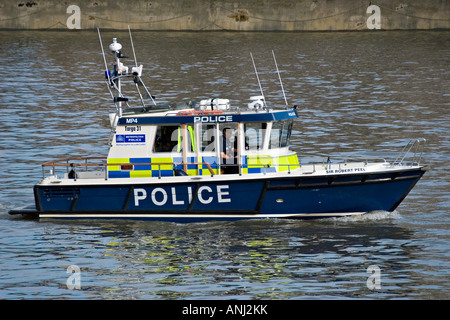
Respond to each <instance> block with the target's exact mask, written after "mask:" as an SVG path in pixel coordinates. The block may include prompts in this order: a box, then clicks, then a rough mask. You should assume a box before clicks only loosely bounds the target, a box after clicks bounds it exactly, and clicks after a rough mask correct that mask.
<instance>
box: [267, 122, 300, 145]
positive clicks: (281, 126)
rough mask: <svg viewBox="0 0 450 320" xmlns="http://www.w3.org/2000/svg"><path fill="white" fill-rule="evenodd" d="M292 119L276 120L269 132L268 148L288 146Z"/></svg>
mask: <svg viewBox="0 0 450 320" xmlns="http://www.w3.org/2000/svg"><path fill="white" fill-rule="evenodd" d="M293 123H294V122H293V121H292V120H285V121H277V122H274V123H273V125H272V131H271V133H270V144H269V148H271V149H275V148H284V147H287V146H289V141H290V139H291V131H292V125H293Z"/></svg>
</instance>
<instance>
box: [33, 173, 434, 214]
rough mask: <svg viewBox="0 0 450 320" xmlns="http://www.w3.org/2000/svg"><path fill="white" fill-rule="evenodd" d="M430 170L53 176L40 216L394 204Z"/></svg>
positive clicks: (41, 195) (39, 189)
mask: <svg viewBox="0 0 450 320" xmlns="http://www.w3.org/2000/svg"><path fill="white" fill-rule="evenodd" d="M425 170H426V169H425V168H424V167H419V166H418V167H415V168H408V169H401V170H400V169H397V170H395V169H392V170H386V171H379V172H371V173H370V172H364V173H357V174H336V175H332V174H331V175H330V174H324V175H306V174H300V175H297V174H295V173H291V174H285V175H284V176H280V175H276V176H273V177H270V176H269V175H261V176H260V177H251V178H250V177H243V176H239V175H236V176H234V177H230V176H223V178H222V177H221V178H220V179H217V178H214V179H212V178H209V177H202V179H195V178H194V179H193V178H192V177H173V179H174V180H176V181H170V180H169V181H167V180H168V179H166V180H164V181H162V180H160V179H156V181H155V180H154V181H152V182H148V180H147V182H144V181H136V179H133V182H132V183H131V182H130V183H127V182H126V181H124V180H123V179H120V181H113V180H112V179H110V180H108V181H106V182H105V181H103V183H102V184H96V183H95V182H92V183H91V182H90V181H80V180H78V181H76V182H72V184H68V183H64V181H62V180H47V181H43V182H41V183H40V184H37V185H36V186H35V187H34V192H35V199H36V214H38V215H39V217H40V218H69V219H76V218H114V219H117V218H126V219H143V220H158V221H176V222H193V221H205V220H239V219H254V218H259V219H261V218H301V219H309V218H324V217H335V216H346V215H355V214H362V213H366V212H371V211H378V210H382V211H389V212H390V211H393V210H395V208H397V206H398V205H399V204H400V203H401V201H402V200H403V199H404V198H405V197H406V195H407V194H408V193H409V191H410V190H411V189H412V188H413V187H414V185H415V184H416V183H417V181H419V179H420V178H421V177H422V175H423V174H424V173H425ZM58 181H59V182H58Z"/></svg>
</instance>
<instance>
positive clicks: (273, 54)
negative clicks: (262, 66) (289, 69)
mask: <svg viewBox="0 0 450 320" xmlns="http://www.w3.org/2000/svg"><path fill="white" fill-rule="evenodd" d="M272 56H273V61H274V62H275V67H276V68H277V73H278V79H280V85H281V91H283V97H284V101H285V102H286V107H287V106H288V102H287V99H286V94H285V93H284V88H283V81H281V76H280V70H278V64H277V59H275V53H274V52H273V50H272Z"/></svg>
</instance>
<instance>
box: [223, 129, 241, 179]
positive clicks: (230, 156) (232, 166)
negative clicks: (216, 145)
mask: <svg viewBox="0 0 450 320" xmlns="http://www.w3.org/2000/svg"><path fill="white" fill-rule="evenodd" d="M232 135H233V129H231V128H230V127H226V128H224V129H223V131H222V153H221V154H222V173H224V174H233V173H239V167H238V165H237V139H234V142H233V138H232Z"/></svg>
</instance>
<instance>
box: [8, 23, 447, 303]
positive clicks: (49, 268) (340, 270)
mask: <svg viewBox="0 0 450 320" xmlns="http://www.w3.org/2000/svg"><path fill="white" fill-rule="evenodd" d="M102 35H103V40H104V46H105V48H106V47H107V46H108V45H109V43H110V41H111V38H112V37H118V39H119V42H121V43H122V44H123V45H124V47H125V52H124V53H125V54H126V55H129V56H130V57H132V53H131V51H130V46H129V40H128V34H127V32H118V33H112V32H104V33H103V34H102ZM133 39H134V42H135V47H136V51H137V52H136V53H137V57H138V60H139V63H142V64H144V70H145V73H144V74H145V76H144V82H145V83H146V84H147V85H148V86H149V87H150V90H151V92H152V94H153V95H155V96H156V99H157V101H158V102H171V101H179V100H190V99H196V100H197V101H199V100H200V99H204V98H210V97H220V98H228V99H230V100H231V101H232V103H233V104H234V105H236V104H244V103H247V102H248V98H249V97H250V96H252V95H259V94H260V92H259V87H258V83H257V81H256V77H255V74H254V72H253V66H252V63H251V59H250V55H249V54H250V52H252V53H253V55H254V57H255V62H256V66H257V68H258V72H259V76H260V79H261V83H262V86H263V89H264V93H265V95H266V98H267V101H268V103H269V104H271V105H277V104H278V105H283V104H284V98H283V94H282V92H281V90H280V86H279V83H278V76H277V75H276V73H275V72H274V71H275V66H274V64H273V60H272V54H271V50H272V49H273V50H274V51H275V53H276V57H277V62H278V66H279V69H280V72H281V77H282V79H283V85H284V88H285V90H286V97H287V99H288V102H289V103H290V104H298V105H299V112H300V118H299V119H298V120H297V121H296V123H295V127H294V129H295V131H294V136H293V139H292V140H293V143H294V146H293V149H295V150H296V151H298V152H299V153H300V154H305V153H321V154H330V153H333V154H338V155H343V156H354V155H360V154H367V155H371V156H381V157H385V158H389V159H390V158H393V157H395V156H396V155H397V153H398V152H399V151H400V149H401V147H402V146H403V145H404V144H405V143H406V142H407V141H408V139H409V138H419V137H423V138H426V139H427V148H426V152H425V153H424V162H426V163H428V164H430V166H431V170H430V171H429V172H427V173H426V174H425V176H424V177H423V179H422V180H421V181H420V182H419V183H418V184H417V186H416V187H415V188H414V189H413V190H412V192H411V193H410V195H409V196H408V197H407V198H406V200H405V201H404V202H403V203H402V204H401V205H400V207H399V208H398V209H397V211H395V212H394V213H392V214H388V213H386V212H375V213H371V214H368V215H366V216H362V217H355V218H339V219H328V220H316V221H294V220H264V221H240V222H227V223H223V222H207V223H194V224H176V223H162V222H158V223H149V222H135V221H122V222H114V221H75V222H59V221H38V220H29V219H25V218H22V217H12V216H9V215H8V214H7V211H8V210H9V209H11V208H14V207H18V206H22V205H26V204H29V203H31V202H33V194H32V186H33V184H34V183H36V182H37V181H38V180H39V179H40V178H41V176H42V171H41V167H40V164H41V163H42V162H44V161H47V160H51V159H54V158H60V157H65V156H67V155H80V156H87V155H90V156H97V155H105V154H106V152H107V144H108V139H109V129H108V120H107V112H108V111H110V110H112V109H113V106H112V103H111V99H110V98H109V96H108V93H107V91H106V87H105V86H104V82H103V78H102V75H103V59H102V56H101V53H100V47H99V44H98V37H97V34H96V32H94V31H83V32H50V31H48V32H30V31H26V32H25V31H24V32H19V31H17V32H6V31H1V32H0V41H1V42H0V43H1V47H0V65H1V68H2V78H1V80H0V123H1V128H2V130H1V131H0V157H1V163H2V165H1V168H2V170H1V173H0V299H238V300H239V299H324V298H327V299H347V298H363V299H448V298H450V284H449V280H450V270H449V264H450V255H449V252H450V230H449V229H450V227H449V226H450V217H449V206H450V198H449V195H450V184H449V174H448V172H449V170H450V166H449V162H448V160H449V156H450V143H449V141H450V135H449V132H450V115H449V107H450V105H449V102H450V93H449V88H450V70H449V62H450V33H449V32H374V33H372V32H361V33H226V32H223V33H222V32H220V33H219V32H211V33H175V32H173V33H165V32H156V33H152V32H136V33H134V35H133ZM129 64H130V65H131V64H132V63H131V61H130V63H129ZM70 266H77V267H78V268H79V271H80V273H79V274H77V273H68V272H67V270H68V268H69V267H70ZM371 266H376V267H378V268H379V269H376V268H375V269H374V268H373V267H371ZM371 270H379V273H371ZM69 272H70V271H69ZM78 275H79V276H80V278H77V276H78ZM70 276H72V277H73V278H75V280H74V281H72V282H69V286H70V284H72V285H73V284H79V285H80V288H79V289H77V288H75V289H73V290H71V289H69V288H68V287H69V286H68V285H67V280H68V278H69V277H70ZM371 276H372V278H370V277H371ZM375 276H376V277H377V278H378V279H380V283H379V286H376V285H375V284H377V283H376V282H371V280H372V279H375V278H373V277H375ZM378 276H379V277H378ZM76 280H80V282H79V283H78V282H77V281H76ZM368 280H370V281H369V283H368Z"/></svg>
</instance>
